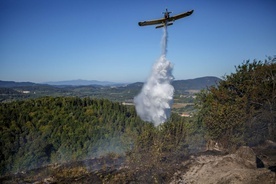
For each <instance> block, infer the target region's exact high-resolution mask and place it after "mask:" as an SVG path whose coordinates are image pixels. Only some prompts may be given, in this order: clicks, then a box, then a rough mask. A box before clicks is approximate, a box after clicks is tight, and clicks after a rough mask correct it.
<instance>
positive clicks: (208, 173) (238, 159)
mask: <svg viewBox="0 0 276 184" xmlns="http://www.w3.org/2000/svg"><path fill="white" fill-rule="evenodd" d="M167 161H168V160H167ZM127 163H128V162H126V160H125V158H123V157H103V158H94V159H90V160H84V161H79V162H73V163H66V164H52V165H48V166H45V167H42V168H39V169H34V170H30V171H27V172H20V173H16V174H9V175H5V176H1V177H0V183H36V184H40V183H48V184H50V183H171V184H175V183H178V184H182V183H183V184H190V183H195V184H196V183H199V184H200V183H204V184H211V183H212V184H224V183H225V184H228V183H235V184H236V183H237V184H239V183H245V184H255V183H256V184H261V183H262V184H266V183H267V184H276V173H275V169H276V168H275V166H276V144H275V143H273V142H271V141H266V142H265V143H264V144H262V145H260V146H258V147H253V148H249V147H240V148H239V149H238V150H237V151H236V152H235V153H233V154H226V153H224V152H222V151H219V150H211V151H210V150H209V151H204V152H201V153H197V154H194V155H190V156H188V157H187V156H185V157H181V158H178V160H177V162H171V161H170V162H166V163H165V164H166V165H168V167H167V168H165V167H163V168H162V167H160V168H159V167H155V168H152V167H148V168H145V167H144V168H141V167H140V168H139V167H137V169H133V168H132V167H131V166H128V165H127ZM162 164H164V163H162ZM156 173H158V174H156Z"/></svg>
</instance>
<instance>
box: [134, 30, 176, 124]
mask: <svg viewBox="0 0 276 184" xmlns="http://www.w3.org/2000/svg"><path fill="white" fill-rule="evenodd" d="M167 39H168V35H167V28H166V26H165V27H164V33H163V37H162V54H161V57H160V58H159V59H158V60H157V61H156V62H155V63H154V65H153V67H152V71H151V74H150V76H149V77H148V79H147V81H146V82H145V83H144V86H143V88H142V90H141V92H140V94H139V95H138V96H136V97H135V98H134V103H135V108H136V111H137V114H138V115H139V116H140V117H141V119H142V120H144V121H149V122H153V123H154V125H155V126H158V125H159V124H161V123H164V122H165V121H166V120H167V119H168V118H169V116H170V113H171V106H172V102H173V93H174V88H173V86H172V85H171V82H172V80H173V79H174V77H173V75H172V69H173V66H172V64H171V63H170V62H169V61H168V60H167V59H166V53H167Z"/></svg>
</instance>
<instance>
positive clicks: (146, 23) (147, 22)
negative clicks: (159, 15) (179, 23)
mask: <svg viewBox="0 0 276 184" xmlns="http://www.w3.org/2000/svg"><path fill="white" fill-rule="evenodd" d="M164 22H165V19H156V20H149V21H144V22H138V24H139V26H148V25H155V24H162V23H164Z"/></svg>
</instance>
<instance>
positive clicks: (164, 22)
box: [138, 9, 194, 28]
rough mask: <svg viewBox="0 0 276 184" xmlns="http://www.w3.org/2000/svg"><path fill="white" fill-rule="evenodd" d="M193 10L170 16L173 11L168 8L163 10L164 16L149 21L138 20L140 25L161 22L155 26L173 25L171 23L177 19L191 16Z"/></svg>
mask: <svg viewBox="0 0 276 184" xmlns="http://www.w3.org/2000/svg"><path fill="white" fill-rule="evenodd" d="M193 12H194V10H191V11H187V12H185V13H181V14H178V15H175V16H170V13H172V12H169V11H168V9H166V12H163V14H164V18H162V19H156V20H149V21H144V22H138V25H139V26H148V25H156V24H159V25H157V26H156V27H155V28H161V27H164V26H171V25H173V23H172V22H174V21H175V20H177V19H181V18H184V17H187V16H190V15H191V14H192V13H193Z"/></svg>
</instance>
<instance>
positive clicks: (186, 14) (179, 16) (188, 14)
mask: <svg viewBox="0 0 276 184" xmlns="http://www.w3.org/2000/svg"><path fill="white" fill-rule="evenodd" d="M193 12H194V10H191V11H188V12H186V13H181V14H178V15H175V16H172V17H170V18H169V20H168V21H169V22H170V21H175V20H177V19H181V18H184V17H187V16H190V15H192V13H193Z"/></svg>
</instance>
